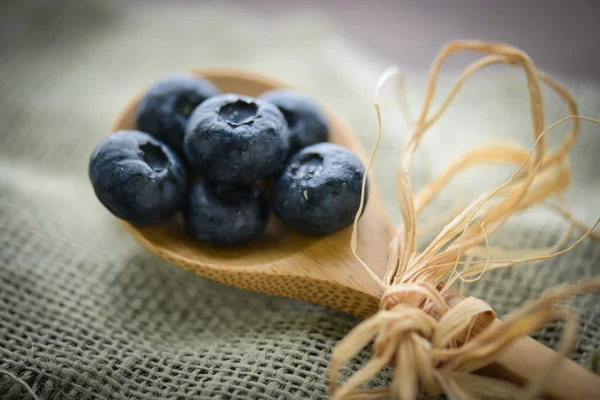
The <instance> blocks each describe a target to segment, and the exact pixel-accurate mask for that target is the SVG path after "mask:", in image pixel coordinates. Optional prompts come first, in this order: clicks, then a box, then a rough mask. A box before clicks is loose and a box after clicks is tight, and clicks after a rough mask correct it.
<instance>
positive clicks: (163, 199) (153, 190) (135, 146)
mask: <svg viewBox="0 0 600 400" xmlns="http://www.w3.org/2000/svg"><path fill="white" fill-rule="evenodd" d="M89 177H90V181H91V182H92V186H93V187H94V191H95V192H96V196H97V197H98V199H99V200H100V202H101V203H102V204H103V205H104V206H105V207H106V208H107V209H108V210H109V211H110V212H112V213H113V214H114V215H115V216H116V217H118V218H121V219H123V220H126V221H129V222H133V223H138V224H156V223H161V222H164V221H166V220H167V219H169V218H170V217H171V216H173V214H175V213H176V212H177V211H178V209H180V207H181V206H182V205H183V201H184V200H185V197H184V195H185V189H186V183H185V179H186V178H185V169H184V167H183V165H182V162H181V159H180V158H179V157H178V156H177V154H176V153H175V152H174V151H172V150H171V149H170V148H169V147H167V146H166V145H165V144H163V143H161V142H160V141H158V140H157V139H155V138H153V137H152V136H150V135H148V134H146V133H144V132H139V131H118V132H115V133H113V134H112V135H110V136H108V137H107V138H104V139H103V140H102V141H101V142H100V143H99V144H98V145H97V146H96V149H95V150H94V152H93V153H92V157H91V159H90V165H89Z"/></svg>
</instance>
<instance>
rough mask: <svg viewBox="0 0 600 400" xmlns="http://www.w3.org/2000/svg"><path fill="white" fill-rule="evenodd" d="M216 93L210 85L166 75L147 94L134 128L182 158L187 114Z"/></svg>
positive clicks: (201, 80) (185, 77) (208, 82)
mask: <svg viewBox="0 0 600 400" xmlns="http://www.w3.org/2000/svg"><path fill="white" fill-rule="evenodd" d="M218 93H219V90H218V89H217V87H216V86H215V85H213V84H212V83H211V82H210V81H208V80H206V79H203V78H198V77H195V76H191V75H169V76H167V77H164V78H163V79H161V80H160V81H158V82H157V83H155V84H154V85H153V86H152V87H150V89H149V90H148V91H147V92H146V94H145V95H144V97H142V99H141V100H140V103H139V105H138V107H137V110H136V128H137V129H138V130H140V131H142V132H147V133H149V134H150V135H152V136H154V137H156V138H158V139H159V140H162V141H163V142H164V143H166V144H167V145H169V146H171V148H173V149H174V150H175V151H177V152H178V153H179V154H180V155H181V156H182V157H183V156H184V153H183V135H184V133H185V126H186V124H187V121H188V119H189V116H190V114H191V113H192V112H193V111H194V109H195V108H196V107H197V106H198V105H199V104H200V103H202V102H203V101H204V100H206V99H207V98H209V97H212V96H214V95H216V94H218Z"/></svg>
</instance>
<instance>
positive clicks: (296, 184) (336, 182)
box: [271, 143, 366, 236]
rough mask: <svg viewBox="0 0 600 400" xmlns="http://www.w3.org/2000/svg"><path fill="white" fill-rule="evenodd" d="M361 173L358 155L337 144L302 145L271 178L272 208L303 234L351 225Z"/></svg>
mask: <svg viewBox="0 0 600 400" xmlns="http://www.w3.org/2000/svg"><path fill="white" fill-rule="evenodd" d="M364 173H365V169H364V167H363V165H362V164H361V162H360V160H359V159H358V157H356V156H355V155H354V154H353V153H352V152H351V151H349V150H347V149H345V148H343V147H341V146H338V145H335V144H332V143H319V144H315V145H312V146H309V147H305V148H304V149H302V150H300V151H299V152H298V153H296V154H295V155H294V156H292V157H291V158H290V160H289V161H288V163H287V165H286V166H285V168H284V170H283V172H282V173H281V174H280V175H279V176H278V177H277V178H276V179H275V182H274V185H273V189H272V193H271V203H272V207H273V211H275V214H276V215H277V216H278V217H279V218H281V220H283V221H284V222H285V223H286V224H287V225H289V226H290V227H292V228H293V229H295V230H297V231H299V232H301V233H304V234H306V235H313V236H317V235H325V234H327V233H331V232H334V231H337V230H339V229H342V228H344V227H346V226H349V225H351V224H352V222H353V221H354V217H355V216H356V213H357V212H358V207H359V205H360V194H361V187H362V180H363V176H364ZM365 200H366V199H365Z"/></svg>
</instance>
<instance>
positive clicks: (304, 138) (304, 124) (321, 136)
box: [260, 89, 329, 154]
mask: <svg viewBox="0 0 600 400" xmlns="http://www.w3.org/2000/svg"><path fill="white" fill-rule="evenodd" d="M260 99H261V100H264V101H268V102H269V103H271V104H274V105H276V106H277V108H279V110H281V112H282V113H283V115H284V116H285V120H286V121H287V124H288V127H289V130H290V154H293V153H295V152H297V151H298V150H300V149H302V148H304V147H306V146H310V145H312V144H316V143H320V142H327V141H328V140H329V127H328V123H327V118H326V117H325V114H324V113H323V111H321V108H320V107H319V105H318V104H317V103H316V102H315V101H314V100H313V99H312V98H310V97H308V96H305V95H303V94H300V93H296V92H293V91H290V90H283V89H275V90H270V91H268V92H265V93H263V94H262V95H261V96H260Z"/></svg>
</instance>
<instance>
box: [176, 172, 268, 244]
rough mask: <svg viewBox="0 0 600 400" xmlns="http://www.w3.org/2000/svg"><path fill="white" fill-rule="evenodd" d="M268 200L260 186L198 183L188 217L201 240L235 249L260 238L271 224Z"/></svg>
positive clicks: (191, 200) (186, 218)
mask: <svg viewBox="0 0 600 400" xmlns="http://www.w3.org/2000/svg"><path fill="white" fill-rule="evenodd" d="M268 216H269V210H268V207H267V201H266V199H265V197H264V195H263V194H262V192H261V190H260V189H259V187H258V186H257V185H256V184H251V185H232V184H221V183H217V184H211V183H208V182H207V181H205V180H199V181H198V182H196V183H195V184H194V185H193V186H192V188H191V190H190V193H189V194H188V201H187V203H186V207H185V210H184V217H185V221H186V225H187V227H188V230H189V231H190V232H191V233H192V234H193V235H194V236H195V237H196V238H197V239H198V240H200V241H202V242H206V243H209V244H212V245H214V246H219V247H233V246H237V245H240V244H243V243H246V242H248V241H250V240H252V239H256V238H258V237H259V236H260V235H261V234H262V233H263V231H264V230H265V227H266V225H267V220H268Z"/></svg>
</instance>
